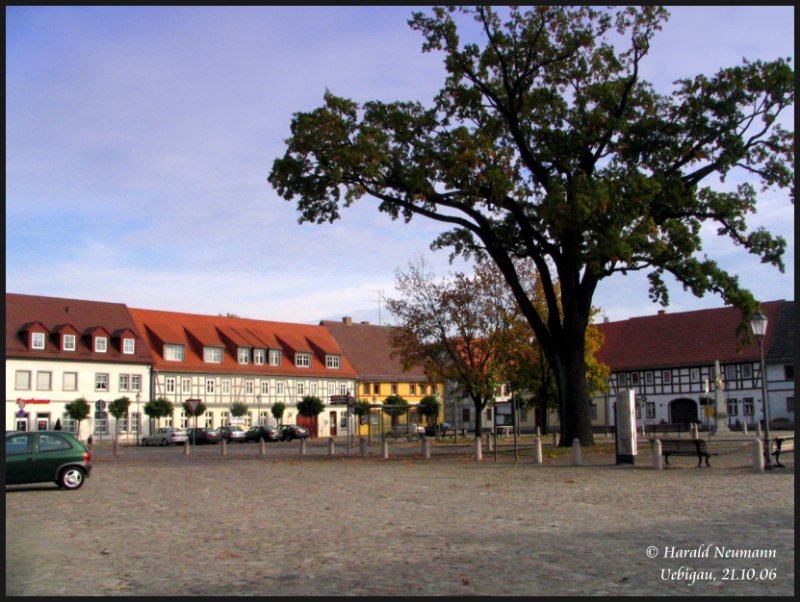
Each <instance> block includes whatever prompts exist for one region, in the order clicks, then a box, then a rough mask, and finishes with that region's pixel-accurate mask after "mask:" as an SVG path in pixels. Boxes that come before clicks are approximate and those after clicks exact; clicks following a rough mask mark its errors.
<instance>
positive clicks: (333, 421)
mask: <svg viewBox="0 0 800 602" xmlns="http://www.w3.org/2000/svg"><path fill="white" fill-rule="evenodd" d="M330 423H331V437H335V436H336V412H331V413H330Z"/></svg>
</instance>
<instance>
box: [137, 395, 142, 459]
mask: <svg viewBox="0 0 800 602" xmlns="http://www.w3.org/2000/svg"><path fill="white" fill-rule="evenodd" d="M141 400H142V394H141V393H139V392H138V391H137V392H136V446H137V447H138V446H139V432H140V431H141V430H142V415H141V413H140V412H139V402H140V401H141Z"/></svg>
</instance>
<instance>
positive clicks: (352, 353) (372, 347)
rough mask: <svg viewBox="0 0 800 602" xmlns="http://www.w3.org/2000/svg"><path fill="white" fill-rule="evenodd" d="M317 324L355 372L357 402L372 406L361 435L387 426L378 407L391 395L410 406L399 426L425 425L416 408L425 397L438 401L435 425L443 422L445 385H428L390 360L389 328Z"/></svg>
mask: <svg viewBox="0 0 800 602" xmlns="http://www.w3.org/2000/svg"><path fill="white" fill-rule="evenodd" d="M320 324H321V325H322V326H324V327H325V328H327V329H328V331H329V332H330V333H331V335H332V336H333V338H334V339H335V340H336V343H337V344H338V345H339V347H340V348H341V349H342V352H343V353H344V355H345V356H346V357H347V359H348V361H349V362H350V365H351V366H352V367H353V369H354V370H355V372H356V400H357V401H366V402H368V403H370V404H372V405H374V406H375V407H374V408H373V410H372V411H371V412H370V414H369V417H364V418H362V419H361V421H360V422H361V424H360V425H359V429H358V433H359V434H360V435H367V434H370V433H372V434H376V433H379V432H381V429H383V428H385V427H386V426H388V425H389V423H390V417H389V415H388V414H387V413H385V412H381V410H380V407H379V406H382V405H383V403H384V401H385V400H386V398H387V397H389V396H391V395H398V396H400V397H402V398H403V399H405V400H406V401H407V402H408V403H409V406H410V407H409V412H408V415H407V417H400V418H399V421H400V422H401V423H404V422H406V421H408V422H416V423H417V424H422V425H423V426H424V425H425V424H427V419H426V418H424V417H422V416H420V415H419V413H418V411H417V407H416V406H418V404H419V402H420V401H421V400H422V399H423V398H424V397H425V396H427V395H433V396H434V397H436V399H437V400H438V401H439V416H438V417H437V419H436V422H441V421H443V420H444V383H432V382H430V380H429V379H428V378H427V377H426V376H425V373H424V372H423V371H422V369H421V368H419V367H415V368H412V369H411V370H409V371H405V370H403V367H402V366H401V364H400V359H399V358H394V357H392V351H393V348H392V345H391V343H390V341H389V334H390V333H391V329H392V327H391V326H376V325H374V324H370V323H369V322H361V323H353V320H352V318H349V317H345V318H342V321H341V322H336V321H332V320H323V321H322V322H320ZM431 422H432V421H431Z"/></svg>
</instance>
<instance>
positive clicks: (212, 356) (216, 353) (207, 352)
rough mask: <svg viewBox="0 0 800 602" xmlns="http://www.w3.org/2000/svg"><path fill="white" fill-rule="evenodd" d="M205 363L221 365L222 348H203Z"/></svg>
mask: <svg viewBox="0 0 800 602" xmlns="http://www.w3.org/2000/svg"><path fill="white" fill-rule="evenodd" d="M203 361H204V362H206V363H208V364H221V363H222V347H203Z"/></svg>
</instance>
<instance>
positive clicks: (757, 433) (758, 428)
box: [756, 422, 761, 439]
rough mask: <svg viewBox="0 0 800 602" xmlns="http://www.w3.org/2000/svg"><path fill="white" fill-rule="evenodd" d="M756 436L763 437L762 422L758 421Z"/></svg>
mask: <svg viewBox="0 0 800 602" xmlns="http://www.w3.org/2000/svg"><path fill="white" fill-rule="evenodd" d="M756 437H758V438H759V439H761V423H760V422H757V423H756Z"/></svg>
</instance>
